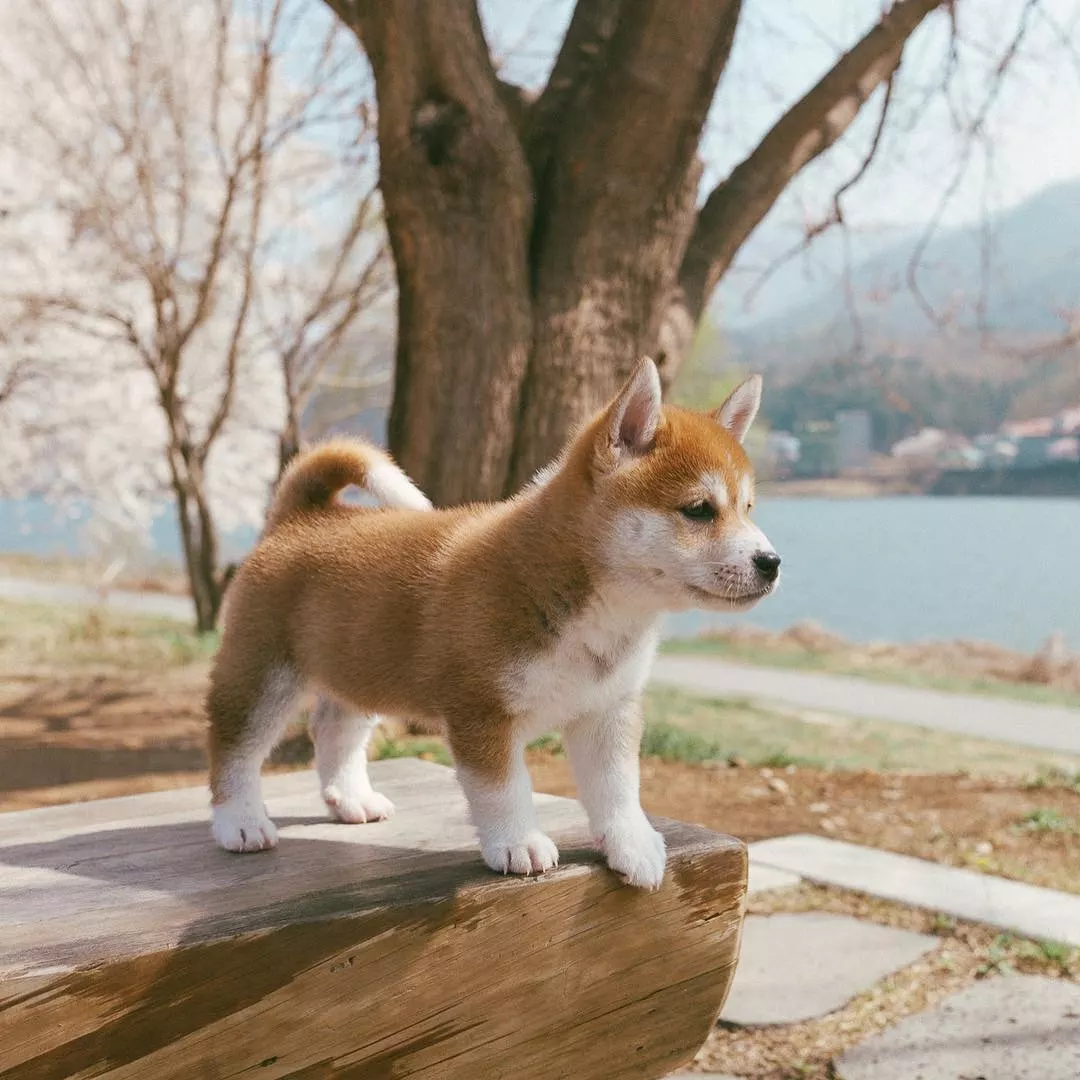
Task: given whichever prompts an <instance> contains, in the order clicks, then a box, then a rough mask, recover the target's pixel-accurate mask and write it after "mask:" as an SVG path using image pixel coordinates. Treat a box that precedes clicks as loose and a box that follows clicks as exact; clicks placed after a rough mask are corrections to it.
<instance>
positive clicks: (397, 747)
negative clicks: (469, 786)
mask: <svg viewBox="0 0 1080 1080" xmlns="http://www.w3.org/2000/svg"><path fill="white" fill-rule="evenodd" d="M374 757H375V758H376V759H377V760H380V761H382V760H385V759H387V758H404V757H418V758H424V760H426V761H437V762H438V763H439V764H440V765H452V764H453V758H451V756H450V751H449V750H448V749H447V748H446V744H445V743H443V742H442V741H441V740H440V739H431V738H413V737H412V736H402V737H401V738H390V737H388V736H383V737H381V738H379V737H377V741H376V743H375V754H374Z"/></svg>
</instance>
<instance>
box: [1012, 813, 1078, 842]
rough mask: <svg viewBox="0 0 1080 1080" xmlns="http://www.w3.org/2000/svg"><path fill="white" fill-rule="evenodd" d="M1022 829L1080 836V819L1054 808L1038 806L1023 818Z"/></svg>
mask: <svg viewBox="0 0 1080 1080" xmlns="http://www.w3.org/2000/svg"><path fill="white" fill-rule="evenodd" d="M1020 828H1021V829H1024V830H1025V831H1027V832H1040V833H1068V834H1069V835H1080V819H1078V818H1073V817H1069V816H1068V815H1066V814H1063V813H1062V812H1061V811H1060V810H1056V809H1054V808H1053V807H1049V806H1038V807H1036V808H1035V809H1034V810H1031V811H1029V812H1028V813H1026V814H1025V815H1024V816H1023V818H1021V820H1020Z"/></svg>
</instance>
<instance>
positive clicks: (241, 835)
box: [211, 803, 277, 851]
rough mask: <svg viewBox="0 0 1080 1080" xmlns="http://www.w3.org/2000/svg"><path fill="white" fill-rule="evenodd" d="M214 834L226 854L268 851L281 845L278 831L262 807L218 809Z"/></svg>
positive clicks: (216, 808) (223, 806)
mask: <svg viewBox="0 0 1080 1080" xmlns="http://www.w3.org/2000/svg"><path fill="white" fill-rule="evenodd" d="M211 831H212V832H213V834H214V839H215V840H216V841H217V843H218V846H219V847H223V848H224V849H225V850H226V851H266V850H268V849H269V848H272V847H275V846H276V845H277V829H276V828H274V823H273V822H272V821H271V820H270V819H269V818H268V817H267V816H266V811H265V810H264V809H262V807H251V806H236V805H235V804H230V803H223V804H222V805H221V806H215V807H214V822H213V825H212V827H211Z"/></svg>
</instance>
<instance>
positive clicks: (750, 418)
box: [713, 375, 761, 442]
mask: <svg viewBox="0 0 1080 1080" xmlns="http://www.w3.org/2000/svg"><path fill="white" fill-rule="evenodd" d="M760 407H761V376H760V375H751V376H750V378H749V379H747V380H746V381H745V382H741V383H739V385H738V386H736V387H735V389H734V390H732V391H731V393H730V394H729V395H728V398H727V401H725V402H724V404H723V405H721V406H720V408H719V409H717V410H716V412H714V413H713V416H714V417H715V418H716V422H717V423H718V424H719V425H720V426H721V427H725V428H727V429H728V431H730V432H731V434H732V435H734V436H735V438H736V439H738V440H739V442H742V441H743V439H745V438H746V433H747V432H748V431H749V430H750V425H751V424H752V423H753V422H754V417H755V416H757V414H758V409H759V408H760Z"/></svg>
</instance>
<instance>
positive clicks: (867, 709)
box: [652, 655, 1080, 755]
mask: <svg viewBox="0 0 1080 1080" xmlns="http://www.w3.org/2000/svg"><path fill="white" fill-rule="evenodd" d="M652 678H653V682H655V683H662V684H665V685H668V686H674V687H676V688H678V689H681V690H687V691H690V692H692V693H696V694H702V695H707V696H712V697H741V698H750V699H752V700H757V701H763V702H767V701H776V702H783V703H784V704H786V705H795V706H800V707H802V708H807V709H822V710H825V711H827V712H836V713H844V714H846V715H848V716H862V717H866V718H868V719H874V720H891V721H893V722H894V723H898V724H914V725H917V726H918V727H924V728H934V729H935V730H937V731H951V732H954V733H955V734H957V735H973V736H977V737H979V738H983V739H994V740H997V741H999V742H1007V743H1014V744H1016V745H1018V746H1033V747H1037V748H1038V749H1042V750H1053V751H1055V752H1057V753H1064V754H1077V755H1080V709H1070V708H1066V707H1065V706H1058V705H1035V704H1029V703H1027V702H1024V701H1012V700H1010V699H1008V698H995V697H981V696H978V695H975V694H952V693H946V692H944V691H940V690H920V689H916V688H914V687H909V686H893V685H890V684H888V683H880V682H871V681H870V680H869V679H859V678H854V677H851V676H845V675H825V674H821V673H819V672H807V671H787V670H784V669H780V668H763V667H748V666H743V665H742V664H731V663H725V662H724V661H721V660H710V659H702V658H701V657H697V656H673V655H667V656H660V657H658V658H657V660H656V665H655V666H654V668H653V674H652Z"/></svg>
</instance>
